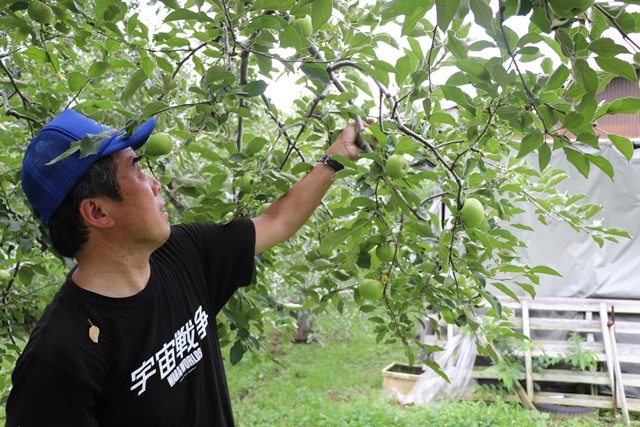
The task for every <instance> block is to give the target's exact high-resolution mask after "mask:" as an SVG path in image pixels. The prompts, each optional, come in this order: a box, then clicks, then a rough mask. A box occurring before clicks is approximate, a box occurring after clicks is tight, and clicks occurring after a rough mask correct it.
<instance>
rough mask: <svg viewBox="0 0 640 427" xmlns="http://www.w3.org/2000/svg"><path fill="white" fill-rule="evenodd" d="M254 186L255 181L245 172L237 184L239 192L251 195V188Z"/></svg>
mask: <svg viewBox="0 0 640 427" xmlns="http://www.w3.org/2000/svg"><path fill="white" fill-rule="evenodd" d="M254 184H255V179H254V178H253V175H252V174H251V173H249V172H246V173H245V174H244V175H242V176H241V177H240V181H239V182H238V186H239V187H240V191H242V192H243V193H251V191H252V190H253V186H254Z"/></svg>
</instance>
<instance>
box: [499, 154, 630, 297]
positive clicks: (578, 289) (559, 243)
mask: <svg viewBox="0 0 640 427" xmlns="http://www.w3.org/2000/svg"><path fill="white" fill-rule="evenodd" d="M601 147H602V150H601V151H600V152H596V151H595V150H594V149H593V148H591V147H588V146H581V147H580V148H581V149H582V150H583V151H585V152H590V153H591V154H600V155H602V156H604V157H605V158H606V159H608V160H609V161H610V162H611V164H612V165H613V168H614V171H615V175H614V177H613V179H611V178H609V177H608V176H607V175H606V174H605V173H604V172H602V171H601V170H600V169H598V168H597V167H595V166H593V165H592V166H591V171H590V173H589V178H588V179H586V178H585V177H584V176H582V175H581V174H580V173H579V172H578V171H577V170H576V169H575V167H574V166H573V165H571V164H570V163H569V162H568V161H567V159H566V157H565V155H564V152H562V151H554V153H553V156H552V158H551V162H550V166H552V167H557V168H561V169H564V170H565V171H566V172H567V174H568V176H569V178H567V179H566V180H564V181H563V182H562V183H560V184H559V187H558V188H559V190H560V191H567V192H568V193H569V194H574V193H583V194H585V195H587V197H586V198H585V199H583V200H582V201H580V202H579V203H596V204H600V205H602V206H603V207H604V209H603V210H602V211H600V212H599V213H598V214H596V216H595V217H594V218H595V219H600V218H601V219H602V220H603V224H604V226H605V227H615V228H621V229H624V230H626V231H627V232H628V233H629V234H631V236H632V239H625V238H618V241H619V242H618V243H614V242H609V241H605V243H604V245H603V247H602V248H600V247H599V246H598V244H597V243H596V242H595V241H594V240H593V239H592V238H591V237H590V236H589V235H588V234H587V233H585V232H582V231H581V232H577V231H576V230H574V229H573V228H571V227H570V226H569V225H567V224H566V223H564V222H559V221H555V220H548V221H549V224H548V225H544V224H542V223H540V222H539V221H538V220H537V218H536V215H535V214H534V212H533V209H532V207H531V206H529V207H526V206H523V208H524V209H525V210H526V211H527V212H526V213H523V214H520V215H518V216H517V217H516V218H515V220H516V221H517V222H520V223H522V224H526V225H528V226H530V227H532V228H533V229H534V231H532V232H531V231H522V230H513V232H514V234H516V236H518V237H519V238H520V239H521V240H522V241H523V242H524V243H525V244H526V245H527V247H526V248H524V249H522V251H521V255H522V260H523V262H525V263H527V264H529V265H532V266H533V265H546V266H548V267H551V268H553V269H555V270H556V271H558V272H559V273H560V274H561V275H562V277H556V276H550V275H541V277H540V285H538V286H536V287H535V288H536V295H537V296H557V297H578V298H617V299H640V274H639V271H638V270H639V266H640V239H637V238H636V237H637V236H638V234H639V233H640V150H635V152H634V156H633V158H632V159H631V160H630V161H627V159H626V158H625V157H624V156H623V155H622V154H620V152H619V151H618V150H617V149H616V148H615V147H613V146H612V145H611V143H609V142H608V141H601ZM531 161H532V164H537V158H534V159H531ZM512 289H513V290H514V292H516V293H517V294H519V295H520V294H524V291H522V290H521V289H520V288H519V287H517V286H514V287H513V288H512ZM639 303H640V302H639Z"/></svg>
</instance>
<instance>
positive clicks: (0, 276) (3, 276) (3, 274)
mask: <svg viewBox="0 0 640 427" xmlns="http://www.w3.org/2000/svg"><path fill="white" fill-rule="evenodd" d="M10 277H11V274H10V273H9V272H8V271H7V270H4V269H0V282H4V281H6V280H8V279H9V278H10Z"/></svg>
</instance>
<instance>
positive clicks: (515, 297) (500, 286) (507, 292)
mask: <svg viewBox="0 0 640 427" xmlns="http://www.w3.org/2000/svg"><path fill="white" fill-rule="evenodd" d="M491 286H494V287H496V288H498V289H499V290H500V291H502V292H503V293H504V294H505V295H507V296H508V297H509V298H512V299H513V300H514V301H520V299H519V298H518V295H516V293H515V292H513V291H512V290H511V288H509V287H508V286H505V285H504V284H502V283H491Z"/></svg>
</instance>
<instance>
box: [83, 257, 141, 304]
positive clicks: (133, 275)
mask: <svg viewBox="0 0 640 427" xmlns="http://www.w3.org/2000/svg"><path fill="white" fill-rule="evenodd" d="M104 252H105V251H103V252H102V253H98V252H95V251H93V252H86V251H83V253H81V254H79V255H78V256H77V257H76V260H77V261H78V266H77V268H76V269H75V270H74V272H73V274H72V276H71V278H72V279H73V281H74V282H75V284H76V285H77V286H79V287H81V288H83V289H86V290H88V291H91V292H94V293H97V294H99V295H104V296H107V297H112V298H123V297H129V296H133V295H135V294H137V293H139V292H141V291H142V290H143V289H144V288H145V287H146V286H147V283H148V282H149V277H150V274H151V269H150V266H149V255H148V254H145V255H141V254H139V253H136V254H134V255H129V254H127V253H126V252H122V251H115V250H114V251H113V252H111V253H104ZM107 252H109V251H107Z"/></svg>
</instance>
